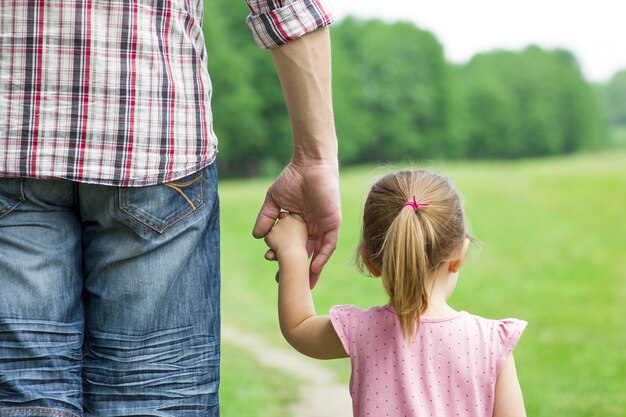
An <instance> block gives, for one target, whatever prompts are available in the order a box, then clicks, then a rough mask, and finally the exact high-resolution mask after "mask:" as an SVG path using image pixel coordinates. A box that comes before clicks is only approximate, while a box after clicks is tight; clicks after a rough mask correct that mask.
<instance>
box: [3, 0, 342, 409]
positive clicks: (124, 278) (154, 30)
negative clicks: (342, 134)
mask: <svg viewBox="0 0 626 417" xmlns="http://www.w3.org/2000/svg"><path fill="white" fill-rule="evenodd" d="M248 4H249V6H250V9H251V15H250V16H249V18H248V21H249V23H250V26H251V28H252V30H253V33H254V34H255V39H257V41H258V42H259V44H260V45H261V46H263V47H265V48H273V52H272V55H273V57H274V60H275V63H276V67H277V69H278V74H279V77H280V79H281V83H282V86H283V90H284V95H285V98H286V102H287V105H288V109H289V112H290V116H291V120H292V126H293V136H294V154H293V160H292V161H291V163H290V164H289V165H288V166H287V167H286V168H285V170H284V171H283V173H282V174H281V175H280V176H279V177H278V178H277V180H276V182H275V183H274V184H273V185H272V186H271V188H270V189H269V190H268V194H267V198H266V202H265V204H264V206H263V208H262V210H261V212H260V214H259V218H258V221H257V223H256V225H255V229H254V234H255V235H256V236H258V237H260V236H262V235H264V234H265V233H266V232H267V230H269V228H270V227H271V224H272V223H273V220H274V219H275V217H276V216H277V215H278V212H279V211H280V209H286V210H289V211H294V212H299V213H302V214H303V215H304V217H305V219H307V222H308V225H309V234H310V236H311V244H310V247H311V249H312V250H313V251H314V252H315V259H314V263H313V265H312V267H311V268H312V276H313V277H315V274H317V273H319V272H320V270H321V268H322V267H323V264H324V263H325V261H326V260H327V259H328V257H329V256H330V254H331V253H332V251H333V249H334V246H335V244H336V239H337V229H338V227H339V222H340V215H339V199H338V185H337V184H338V173H337V144H336V137H335V132H334V125H333V115H332V106H331V96H330V57H329V35H328V31H327V29H326V28H325V26H327V25H328V24H330V23H331V21H332V16H331V14H330V11H329V8H328V6H329V5H328V4H327V0H283V1H280V0H270V1H264V0H248ZM202 17H203V1H202V0H132V1H131V0H118V1H96V0H71V1H43V0H35V1H32V0H13V1H2V2H1V3H0V113H1V114H2V115H3V118H2V120H0V177H2V178H0V416H20V417H35V416H37V417H39V416H52V417H77V416H78V417H80V416H83V415H84V416H139V415H141V416H176V417H192V416H217V415H219V410H218V408H219V407H218V395H217V391H218V385H219V351H220V350H219V346H220V338H219V319H220V317H219V281H220V274H219V217H218V216H219V213H218V206H219V203H218V198H217V177H216V168H215V163H213V162H214V159H215V156H216V145H217V141H216V138H215V135H214V134H213V129H212V122H211V121H212V117H211V112H210V95H211V88H210V80H209V77H208V73H207V70H206V62H207V53H206V50H205V46H204V39H203V35H202ZM209 54H210V53H209ZM218 93H219V92H218ZM242 111H243V110H242ZM251 128H252V127H251ZM225 140H228V139H227V138H225Z"/></svg>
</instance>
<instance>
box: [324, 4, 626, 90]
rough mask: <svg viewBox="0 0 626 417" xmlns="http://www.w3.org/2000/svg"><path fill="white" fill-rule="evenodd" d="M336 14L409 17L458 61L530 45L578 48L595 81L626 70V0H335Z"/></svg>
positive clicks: (397, 18) (582, 63)
mask: <svg viewBox="0 0 626 417" xmlns="http://www.w3.org/2000/svg"><path fill="white" fill-rule="evenodd" d="M332 2H333V5H334V8H335V12H336V16H337V17H338V18H339V19H341V18H343V17H345V16H346V15H353V16H358V17H363V18H370V17H378V18H381V19H384V20H410V21H412V22H414V23H415V24H416V25H417V26H419V27H420V28H422V29H427V30H430V31H431V32H433V33H434V34H435V35H436V36H437V38H438V39H439V41H440V42H441V43H442V44H443V46H444V48H445V53H446V57H447V58H448V59H449V60H451V61H453V62H465V61H467V60H468V59H469V58H471V57H472V56H473V55H474V54H475V53H477V52H483V51H489V50H493V49H498V48H500V49H511V50H519V49H522V48H524V47H525V46H527V45H529V44H536V45H539V46H541V47H544V48H547V49H551V48H556V47H561V48H565V49H568V50H570V51H571V52H573V53H574V54H575V55H576V57H577V58H578V61H579V62H580V64H581V67H582V69H583V73H584V74H585V76H586V78H587V79H589V80H591V81H598V82H605V81H608V80H609V79H610V78H611V77H612V76H613V74H615V72H617V71H618V70H622V69H626V0H593V1H589V0H585V1H583V0H516V1H510V0H472V1H469V0H465V1H463V0H430V1H424V0H383V1H381V0H332Z"/></svg>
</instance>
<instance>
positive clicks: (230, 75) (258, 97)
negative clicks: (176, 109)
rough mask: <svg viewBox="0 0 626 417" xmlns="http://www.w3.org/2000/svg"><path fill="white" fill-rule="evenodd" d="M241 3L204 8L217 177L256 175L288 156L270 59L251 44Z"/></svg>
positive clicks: (216, 1) (225, 1) (216, 2)
mask: <svg viewBox="0 0 626 417" xmlns="http://www.w3.org/2000/svg"><path fill="white" fill-rule="evenodd" d="M248 13H249V10H248V8H247V7H246V4H245V2H244V1H243V0H237V1H232V0H211V1H208V2H206V3H205V21H204V34H205V38H206V45H207V56H208V66H209V72H210V74H211V80H212V84H213V97H212V107H213V116H214V128H215V131H216V134H217V135H218V138H219V151H220V155H219V164H218V167H219V169H220V172H221V173H222V174H225V175H231V176H232V175H255V174H259V173H261V172H263V171H264V170H265V169H267V167H268V166H269V167H272V166H279V165H280V164H281V163H284V162H285V161H286V160H287V159H288V158H289V156H290V154H291V145H290V143H291V136H290V129H289V119H288V115H287V111H286V109H285V105H284V103H283V99H282V92H281V89H280V82H279V81H278V77H277V75H276V72H275V71H274V68H273V62H272V58H271V53H270V52H268V51H263V50H261V49H259V47H258V46H257V45H256V43H255V42H254V41H253V38H252V34H251V32H250V29H249V28H248V26H247V24H246V21H245V17H246V16H247V14H248Z"/></svg>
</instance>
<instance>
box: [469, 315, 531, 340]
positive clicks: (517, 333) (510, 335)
mask: <svg viewBox="0 0 626 417" xmlns="http://www.w3.org/2000/svg"><path fill="white" fill-rule="evenodd" d="M466 320H467V325H468V330H469V328H473V329H475V331H476V332H477V336H478V335H480V336H481V337H486V338H489V340H490V341H492V342H493V343H497V344H502V345H505V346H509V345H515V344H516V343H517V341H518V340H519V338H520V337H521V335H522V332H523V331H524V329H526V326H527V325H528V322H527V321H525V320H520V319H517V318H505V319H488V318H485V317H482V316H477V315H475V314H467V315H466Z"/></svg>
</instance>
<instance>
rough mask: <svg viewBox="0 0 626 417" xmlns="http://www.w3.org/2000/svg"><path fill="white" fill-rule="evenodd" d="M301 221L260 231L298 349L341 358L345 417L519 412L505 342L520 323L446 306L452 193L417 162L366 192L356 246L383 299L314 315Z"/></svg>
mask: <svg viewBox="0 0 626 417" xmlns="http://www.w3.org/2000/svg"><path fill="white" fill-rule="evenodd" d="M307 240H308V235H307V228H306V225H305V223H304V221H303V220H302V218H301V217H300V216H298V215H284V216H283V217H281V218H280V220H279V221H278V222H277V224H276V225H275V226H274V228H273V229H272V231H271V232H270V234H269V235H268V236H267V237H266V242H267V244H268V245H269V246H270V248H271V249H272V250H273V251H274V252H275V253H276V257H277V259H278V262H279V267H280V272H279V320H280V327H281V330H282V332H283V335H284V336H285V338H286V339H287V341H288V342H289V343H290V344H291V345H292V346H293V347H294V348H295V349H297V350H298V351H300V352H302V353H303V354H305V355H308V356H311V357H313V358H318V359H332V358H344V357H350V359H351V362H352V377H351V379H350V393H351V396H352V404H353V411H354V416H356V417H366V416H372V417H380V416H393V417H402V416H407V417H408V416H437V417H441V416H454V417H456V416H463V417H473V416H489V417H491V416H494V417H500V416H507V417H517V416H525V415H526V413H525V411H524V402H523V398H522V392H521V389H520V386H519V382H518V379H517V373H516V370H515V363H514V360H513V355H512V353H511V352H512V350H513V348H514V346H515V345H516V344H517V342H518V340H519V338H520V336H521V333H522V331H523V330H524V328H525V327H526V322H524V321H521V320H516V319H506V320H487V319H484V318H481V317H478V316H474V315H471V314H468V313H467V312H463V311H461V312H458V311H456V310H454V309H453V308H452V307H450V306H449V305H448V303H447V300H448V298H449V297H450V295H451V294H452V291H453V290H454V287H455V285H456V282H457V278H458V274H459V270H460V268H461V265H462V263H463V259H464V257H465V254H466V252H467V248H468V245H469V237H468V231H467V225H466V222H465V216H464V213H463V209H462V207H461V202H460V198H459V195H458V194H457V193H456V191H455V190H454V189H453V187H452V186H451V184H450V183H449V182H448V180H447V179H446V178H444V177H441V176H439V175H436V174H434V173H432V172H430V171H426V170H406V171H401V172H398V173H395V174H390V175H387V176H385V177H384V178H382V179H381V180H380V181H378V182H377V183H376V184H375V185H374V186H373V187H372V189H371V191H370V193H369V196H368V197H367V201H366V202H365V209H364V213H363V231H362V237H361V242H360V245H359V249H358V254H359V258H360V260H361V261H362V263H363V265H364V266H365V268H367V270H369V272H370V273H371V274H372V275H374V276H377V277H378V276H379V277H381V280H382V284H383V287H384V289H385V291H386V293H387V295H388V296H389V303H388V304H387V305H384V306H382V307H372V308H370V309H368V310H362V309H359V308H357V307H354V306H335V307H333V308H332V309H331V310H330V315H329V316H318V315H316V313H315V308H314V306H313V300H312V298H311V291H310V289H309V278H308V277H309V270H308V253H307Z"/></svg>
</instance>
